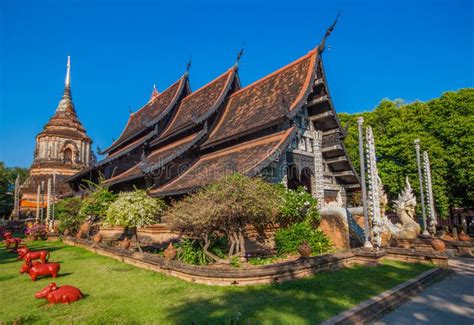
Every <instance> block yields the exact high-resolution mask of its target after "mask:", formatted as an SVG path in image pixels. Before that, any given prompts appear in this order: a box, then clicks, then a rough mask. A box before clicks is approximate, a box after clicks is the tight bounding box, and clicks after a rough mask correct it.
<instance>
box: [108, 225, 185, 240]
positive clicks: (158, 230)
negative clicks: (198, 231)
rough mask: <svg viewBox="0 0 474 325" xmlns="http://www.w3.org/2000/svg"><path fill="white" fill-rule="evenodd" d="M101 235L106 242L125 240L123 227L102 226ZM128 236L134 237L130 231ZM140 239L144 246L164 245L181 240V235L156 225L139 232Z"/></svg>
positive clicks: (163, 226)
mask: <svg viewBox="0 0 474 325" xmlns="http://www.w3.org/2000/svg"><path fill="white" fill-rule="evenodd" d="M99 234H100V235H101V236H102V238H103V239H104V240H106V241H116V240H120V239H123V235H124V228H123V227H105V226H101V227H100V229H99ZM128 235H130V236H131V235H132V233H131V232H130V231H129V232H128ZM138 238H139V239H140V242H142V243H144V244H152V243H158V244H160V243H164V242H169V241H173V240H177V239H178V238H179V233H177V232H173V231H171V230H170V229H169V228H168V227H167V226H166V225H165V224H156V225H152V226H148V227H146V228H142V229H139V230H138Z"/></svg>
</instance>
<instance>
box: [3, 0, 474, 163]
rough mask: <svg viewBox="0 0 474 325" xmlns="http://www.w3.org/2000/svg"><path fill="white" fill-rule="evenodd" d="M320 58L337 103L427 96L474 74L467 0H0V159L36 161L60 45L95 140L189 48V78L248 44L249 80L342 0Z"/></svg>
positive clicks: (165, 81)
mask: <svg viewBox="0 0 474 325" xmlns="http://www.w3.org/2000/svg"><path fill="white" fill-rule="evenodd" d="M339 9H341V10H342V14H341V18H340V20H339V22H338V25H337V26H336V29H335V30H334V33H333V34H332V35H331V37H330V39H329V40H328V43H327V45H329V46H330V49H327V50H326V52H325V53H324V63H325V68H326V73H327V77H328V79H329V86H330V91H331V95H332V97H333V101H334V103H335V106H336V110H337V111H338V112H359V111H364V110H371V109H373V107H374V106H376V105H377V103H379V102H380V100H382V99H383V98H390V99H396V98H402V99H404V100H406V101H413V100H416V99H421V100H428V99H431V98H434V97H438V96H439V95H441V94H442V93H443V92H444V91H448V90H457V89H460V88H465V87H472V86H474V83H473V79H474V77H473V76H474V68H473V61H474V54H473V43H474V41H473V40H474V35H473V30H474V26H473V1H471V0H445V1H441V0H433V1H426V0H419V1H416V0H412V1H375V0H373V1H349V0H346V1H335V0H332V1H329V0H327V1H322V0H320V1H316V0H308V1H289V0H288V1H276V0H272V1H194V2H183V1H181V2H179V1H167V2H165V1H140V0H139V1H131V0H129V1H123V0H122V1H120V0H119V1H111V0H102V1H100V0H97V1H91V0H86V1H48V0H45V1H21V0H18V1H13V0H5V1H0V161H4V162H6V164H7V165H8V166H15V165H18V166H24V167H27V166H29V165H30V164H31V162H32V159H33V149H34V144H35V136H36V134H37V133H38V132H40V131H41V130H42V127H43V126H44V124H45V123H46V122H47V121H48V119H49V118H50V117H51V116H52V115H53V113H54V110H55V108H56V106H57V103H58V101H59V99H60V97H61V95H62V91H63V87H64V75H65V65H66V57H67V55H71V60H72V77H71V79H72V80H71V85H72V92H73V99H74V103H75V106H76V110H77V113H78V115H79V118H80V119H81V121H82V123H83V124H84V126H85V128H86V129H87V131H88V134H89V135H90V136H91V138H92V139H93V140H94V148H95V146H96V145H99V146H100V147H101V148H105V147H107V146H108V145H109V144H110V143H111V141H112V138H113V137H115V138H117V137H118V136H119V134H120V133H121V131H122V129H123V127H124V125H125V123H126V121H127V119H128V114H129V113H128V112H129V109H132V110H137V109H138V108H140V107H141V106H142V105H143V104H144V103H145V102H146V101H147V100H148V99H149V96H150V93H151V90H152V86H153V84H154V83H156V85H157V87H158V89H159V90H160V91H161V90H164V89H165V88H166V87H168V86H169V85H170V84H171V83H172V82H174V81H175V80H176V79H177V78H178V77H179V76H180V75H181V74H182V73H183V72H184V70H185V66H186V63H187V61H188V58H189V57H190V56H192V67H191V72H190V81H191V86H192V88H193V89H197V88H199V87H200V86H202V85H204V84H205V83H207V82H208V81H210V80H212V79H213V78H214V77H216V76H217V75H219V74H220V73H222V72H223V71H225V70H226V69H228V68H229V67H230V66H231V65H232V64H233V63H234V61H235V58H236V55H237V53H238V51H239V49H240V48H241V47H242V45H243V44H245V45H244V47H245V53H244V56H243V57H242V60H241V63H240V70H239V74H240V78H241V80H242V83H243V85H247V84H249V83H251V82H253V81H255V80H257V79H259V78H261V77H263V76H265V75H267V74H268V73H271V72H272V71H274V70H276V69H278V68H280V67H281V66H283V65H286V64H287V63H289V62H291V61H293V60H294V59H296V58H298V57H300V56H302V55H304V54H305V53H307V51H308V50H311V49H312V48H313V47H314V46H315V45H316V44H317V43H318V42H319V41H320V39H321V37H322V35H323V33H324V31H325V30H326V28H327V27H328V26H329V25H330V24H331V22H332V21H333V19H334V17H335V16H336V14H337V12H338V10H339Z"/></svg>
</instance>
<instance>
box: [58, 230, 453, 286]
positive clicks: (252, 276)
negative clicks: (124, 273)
mask: <svg viewBox="0 0 474 325" xmlns="http://www.w3.org/2000/svg"><path fill="white" fill-rule="evenodd" d="M63 241H64V242H65V243H66V244H69V245H73V246H79V247H83V248H85V249H87V250H89V251H91V252H94V253H97V254H99V255H103V256H108V257H111V258H114V259H116V260H119V261H122V262H124V263H127V264H131V265H134V266H137V267H140V268H144V269H148V270H152V271H155V272H160V273H163V274H167V275H171V276H174V277H177V278H180V279H183V280H185V281H189V282H196V283H203V284H208V285H220V286H225V285H238V286H242V285H255V284H269V283H279V282H283V281H287V280H291V279H297V278H302V277H307V276H310V275H312V274H315V273H318V272H323V271H330V270H336V269H339V268H342V267H346V266H349V265H353V264H376V263H377V262H378V261H380V260H381V259H382V258H392V255H391V254H386V252H385V251H384V250H363V249H356V250H353V251H345V252H340V253H335V254H324V255H319V256H313V257H308V258H298V259H294V260H289V261H285V262H282V263H275V264H271V265H261V266H252V265H245V266H243V267H240V268H233V267H231V266H228V265H222V266H216V265H213V266H195V265H188V264H184V263H181V262H180V261H177V260H172V261H166V260H165V259H164V258H163V257H162V256H159V255H156V254H149V253H138V252H133V251H130V250H125V249H121V248H117V247H112V246H110V245H106V244H102V243H94V242H91V241H87V240H84V239H76V238H73V237H63ZM414 261H417V262H419V261H421V262H426V261H427V260H426V259H416V258H415V259H414ZM436 261H437V260H436ZM446 264H447V259H446ZM438 265H439V264H438Z"/></svg>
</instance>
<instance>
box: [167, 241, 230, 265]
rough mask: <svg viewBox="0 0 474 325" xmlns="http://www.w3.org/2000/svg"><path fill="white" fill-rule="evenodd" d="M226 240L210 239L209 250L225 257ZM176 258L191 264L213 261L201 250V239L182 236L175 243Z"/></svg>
mask: <svg viewBox="0 0 474 325" xmlns="http://www.w3.org/2000/svg"><path fill="white" fill-rule="evenodd" d="M227 246H228V244H227V240H225V238H222V237H221V238H216V239H213V240H212V245H211V247H210V248H209V251H210V252H211V253H213V254H215V255H217V256H219V257H220V258H225V256H226V251H227ZM175 247H176V250H177V251H178V253H177V255H176V256H177V258H178V260H180V261H181V262H183V263H186V264H193V265H207V264H210V263H212V262H214V261H213V260H212V259H211V258H210V257H208V256H207V255H206V254H205V253H204V250H203V247H204V244H203V241H202V240H198V239H190V238H183V239H182V240H181V241H180V242H179V243H178V244H176V245H175Z"/></svg>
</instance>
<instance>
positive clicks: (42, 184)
mask: <svg viewBox="0 0 474 325" xmlns="http://www.w3.org/2000/svg"><path fill="white" fill-rule="evenodd" d="M40 193H41V197H40V198H41V206H40V222H41V223H43V217H44V181H41V191H40Z"/></svg>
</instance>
